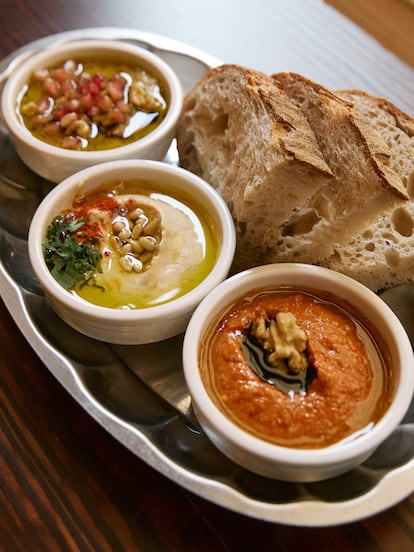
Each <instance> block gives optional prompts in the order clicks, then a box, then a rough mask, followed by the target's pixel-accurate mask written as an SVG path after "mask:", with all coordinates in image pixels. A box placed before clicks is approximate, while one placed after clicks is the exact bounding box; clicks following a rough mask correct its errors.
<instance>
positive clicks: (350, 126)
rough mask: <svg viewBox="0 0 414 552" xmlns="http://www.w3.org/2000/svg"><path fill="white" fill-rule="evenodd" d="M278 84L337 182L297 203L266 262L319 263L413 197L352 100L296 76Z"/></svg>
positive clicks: (285, 77)
mask: <svg viewBox="0 0 414 552" xmlns="http://www.w3.org/2000/svg"><path fill="white" fill-rule="evenodd" d="M273 78H274V79H275V81H276V82H277V83H278V85H279V86H280V87H281V88H282V89H283V90H284V92H286V94H287V95H288V96H289V98H290V100H291V101H292V102H293V103H295V104H296V105H297V107H299V108H300V109H301V110H302V112H303V113H304V114H305V115H306V117H307V119H308V122H309V124H310V126H311V128H312V130H313V132H314V134H315V136H316V139H317V142H318V145H319V147H320V149H321V151H322V154H323V156H324V158H325V160H326V162H327V163H328V165H329V167H330V169H331V170H332V172H333V174H334V178H333V179H331V180H330V181H328V182H326V183H325V185H323V186H321V187H319V188H318V189H317V190H316V191H315V192H314V194H313V195H312V196H311V197H309V198H307V199H306V200H305V202H303V203H297V206H296V208H295V209H294V212H293V213H291V214H288V216H287V220H286V221H285V223H284V225H283V228H282V233H283V238H282V239H281V240H280V241H279V243H278V244H277V248H275V250H274V252H270V254H269V255H268V256H267V257H266V259H265V260H266V261H267V262H269V261H273V260H276V261H300V262H310V263H316V262H318V261H320V260H321V259H323V258H324V257H327V256H329V255H331V254H332V253H333V251H334V246H335V245H336V244H338V243H346V242H347V241H349V240H350V239H351V238H352V236H354V235H355V234H356V233H358V232H359V231H361V230H362V229H364V228H366V227H367V226H368V225H369V224H370V223H371V222H372V221H374V220H375V219H377V218H378V217H379V216H380V215H381V214H383V213H384V212H385V211H386V210H388V209H390V208H391V207H393V206H395V205H401V204H402V203H403V202H404V201H403V200H406V199H407V195H406V191H405V188H404V186H403V184H402V182H401V179H400V177H399V176H398V175H397V174H396V173H395V171H394V170H392V169H391V168H390V166H389V159H390V149H389V147H388V145H387V144H386V143H385V142H384V140H383V139H382V138H381V135H380V134H379V133H378V132H376V131H375V130H374V129H373V128H371V126H370V125H369V124H367V121H366V120H365V119H364V118H362V117H361V116H360V114H359V113H358V112H356V111H355V110H353V109H352V105H351V104H349V103H348V101H347V100H346V99H341V98H339V97H337V96H336V95H335V94H333V93H332V92H330V91H329V90H327V89H326V88H324V87H323V86H321V85H319V84H317V83H315V82H313V81H311V80H309V79H306V78H305V77H303V76H301V75H298V74H295V73H279V74H276V75H273ZM368 123H369V121H368Z"/></svg>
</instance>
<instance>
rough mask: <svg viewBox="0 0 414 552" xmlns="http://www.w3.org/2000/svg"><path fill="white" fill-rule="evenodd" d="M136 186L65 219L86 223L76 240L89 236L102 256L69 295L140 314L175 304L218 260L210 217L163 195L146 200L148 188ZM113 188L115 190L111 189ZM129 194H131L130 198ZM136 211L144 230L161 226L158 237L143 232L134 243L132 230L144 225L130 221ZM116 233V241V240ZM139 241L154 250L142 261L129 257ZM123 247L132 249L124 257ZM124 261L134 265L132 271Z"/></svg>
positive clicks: (83, 202) (95, 199) (85, 201)
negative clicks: (124, 235)
mask: <svg viewBox="0 0 414 552" xmlns="http://www.w3.org/2000/svg"><path fill="white" fill-rule="evenodd" d="M132 184H133V185H131V186H129V185H128V183H126V184H125V183H121V184H120V188H121V191H120V193H113V192H110V193H104V192H103V193H98V194H94V195H93V196H91V197H88V196H87V197H80V198H78V200H76V201H75V202H74V205H73V207H72V208H71V209H69V210H67V211H65V212H64V213H63V214H62V216H64V217H65V218H67V219H69V220H71V221H76V220H82V221H85V223H84V225H83V226H81V227H80V229H79V230H78V232H77V234H76V236H77V239H78V240H79V239H80V240H82V239H83V238H82V236H83V235H84V234H85V233H87V234H88V236H89V235H92V236H93V239H94V240H95V241H97V242H98V248H99V252H100V256H101V259H100V263H99V265H98V266H97V267H96V270H94V273H93V275H92V276H91V275H90V274H89V275H88V278H87V279H85V278H84V279H81V280H79V281H78V283H77V284H76V285H74V286H72V288H71V290H70V291H71V292H72V293H74V294H76V295H78V296H79V297H81V298H83V299H85V300H87V301H89V302H92V303H94V304H97V305H100V306H104V307H111V308H122V309H138V308H148V307H152V306H155V305H158V304H161V303H165V302H167V301H171V300H173V299H175V298H177V297H180V296H181V295H184V294H185V293H187V292H188V291H190V290H191V289H192V288H194V287H196V286H197V285H198V284H199V283H200V282H201V281H202V280H203V279H204V278H205V277H206V276H207V275H208V273H209V272H210V271H211V269H212V267H213V265H214V262H215V260H216V255H217V243H216V238H215V236H214V233H213V232H214V225H213V224H212V223H211V222H210V220H209V217H208V213H203V211H202V209H201V208H200V209H199V208H198V207H197V208H196V209H194V208H192V207H190V206H189V202H188V203H187V202H186V201H185V200H184V199H181V198H177V197H173V196H171V195H169V194H167V193H164V192H163V191H162V189H160V190H158V191H157V192H154V191H151V193H148V194H147V193H145V186H143V185H141V184H139V185H137V183H132ZM114 188H115V189H116V186H112V189H114ZM128 191H132V192H133V193H126V192H128ZM137 211H139V212H141V214H142V217H143V219H145V221H146V222H145V224H148V223H149V222H151V226H154V224H153V223H154V222H156V223H157V224H156V226H157V229H156V230H154V231H153V232H152V234H154V235H151V236H148V235H145V228H146V226H144V233H143V234H142V235H140V236H139V237H137V238H136V239H134V235H133V233H132V232H131V231H130V230H128V228H130V229H131V228H132V227H134V224H135V225H138V224H137V223H139V221H140V219H138V218H137V219H136V220H134V221H132V220H131V219H128V214H131V216H132V213H133V212H137ZM134 217H138V214H135V215H134ZM155 219H156V220H155ZM122 221H125V228H126V232H127V234H128V232H129V234H130V239H129V241H128V239H125V240H124V241H122V240H121V239H120V237H119V236H122V231H121V232H119V225H120V222H122ZM128 224H129V227H128ZM148 226H150V225H149V224H148ZM115 228H117V232H119V233H118V235H115V231H114V229H115ZM139 240H141V242H142V243H144V245H145V246H147V245H149V246H151V247H150V248H149V249H151V250H150V251H145V250H144V251H143V255H141V256H139V255H138V254H137V253H134V251H131V243H132V244H133V245H134V244H137V243H138V241H139ZM142 240H143V241H142ZM145 242H146V243H145ZM138 245H139V244H138ZM121 246H122V247H121ZM125 247H129V248H130V251H129V253H128V254H125V252H123V251H122V250H123V249H124V248H125ZM142 249H143V248H142V247H141V250H142ZM144 257H145V261H144ZM125 261H128V262H130V264H131V267H130V268H129V267H128V263H127V262H125ZM137 263H138V265H139V269H137V268H136V265H137Z"/></svg>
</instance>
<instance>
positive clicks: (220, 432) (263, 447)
mask: <svg viewBox="0 0 414 552" xmlns="http://www.w3.org/2000/svg"><path fill="white" fill-rule="evenodd" d="M285 285H287V286H293V287H295V288H299V289H303V288H305V289H309V288H311V289H314V290H321V291H323V292H328V293H331V294H333V295H334V296H336V297H338V298H340V299H342V300H345V301H347V302H348V303H350V304H351V305H353V306H356V307H357V308H358V309H359V310H360V311H361V312H362V313H363V315H364V316H365V317H366V320H368V321H369V324H370V326H372V327H374V328H376V330H377V331H378V333H379V335H380V336H382V337H383V338H384V340H385V341H386V344H387V347H388V351H389V356H390V363H391V366H392V370H393V372H394V377H395V386H394V391H393V395H392V403H391V406H390V407H389V408H388V410H387V411H386V412H385V414H384V415H383V416H382V418H381V419H380V420H379V421H378V422H377V423H376V424H375V425H374V427H372V429H370V430H369V431H368V432H367V433H365V434H363V435H361V436H359V437H358V438H356V439H353V440H348V441H346V440H343V441H342V442H341V441H340V442H337V443H335V444H333V445H330V446H327V447H322V448H317V449H300V448H296V449H295V448H290V447H284V446H278V445H275V444H272V443H270V442H266V441H264V440H262V439H260V438H258V437H256V436H254V435H253V434H251V433H248V432H247V431H244V430H243V429H241V428H240V427H239V426H238V425H236V424H235V423H233V422H232V421H230V420H229V418H227V417H226V415H224V413H223V412H222V411H221V409H219V408H218V407H217V406H216V404H215V402H213V400H212V399H211V397H210V396H209V394H208V393H207V391H206V388H205V386H204V384H203V381H202V378H201V375H200V367H199V359H200V344H201V343H202V342H203V340H204V335H205V332H206V330H207V328H208V327H209V326H210V324H211V323H212V322H213V321H216V320H217V319H218V318H219V316H220V314H222V313H223V312H225V310H226V307H227V306H229V305H231V304H232V303H233V302H234V301H235V300H236V299H239V298H241V297H243V296H245V295H246V294H247V295H249V292H251V290H252V289H254V288H266V287H269V286H270V287H278V286H285ZM183 363H184V374H185V379H186V382H187V385H188V388H189V391H190V394H191V397H192V404H193V406H194V410H195V413H196V415H197V417H198V419H199V422H200V424H201V425H202V427H203V428H204V430H205V432H206V434H207V435H208V437H209V438H210V439H211V441H212V442H213V443H215V444H216V446H217V447H218V448H219V449H221V450H222V452H223V453H224V454H226V455H227V456H228V457H230V458H231V459H233V460H234V461H235V462H236V463H238V464H240V465H242V466H244V467H245V468H247V469H249V470H251V471H253V472H256V473H259V474H261V475H264V476H267V477H271V478H276V479H280V480H288V481H314V480H322V479H327V478H330V477H333V476H336V475H339V474H341V473H344V472H346V471H348V470H350V469H351V468H353V467H354V466H356V465H358V464H360V463H362V462H363V461H364V460H366V459H367V458H368V457H369V456H370V455H371V454H372V452H373V451H374V450H375V448H376V447H378V445H379V444H380V443H381V442H382V441H384V440H385V439H386V438H387V437H388V436H389V435H390V434H391V432H392V431H393V430H394V428H395V427H396V426H397V425H398V424H399V422H400V421H401V419H402V418H403V416H404V414H405V412H406V410H407V409H408V407H409V404H410V401H411V399H412V395H413V389H414V360H413V351H412V347H411V344H410V341H409V339H408V337H407V334H406V332H405V330H404V328H403V327H402V325H401V323H400V322H399V320H398V319H397V317H396V316H395V314H394V313H393V312H392V311H391V310H390V308H389V307H388V306H387V305H386V304H385V303H384V302H383V301H382V300H381V299H380V298H379V297H378V296H376V295H375V294H374V293H373V292H371V291H370V290H368V289H367V288H366V287H364V286H363V285H361V284H359V283H358V282H355V281H354V280H352V279H350V278H348V277H346V276H343V275H341V274H339V273H337V272H334V271H331V270H329V269H325V268H320V267H316V266H312V265H301V264H275V265H267V266H262V267H258V268H254V269H252V270H247V271H245V272H242V273H240V274H237V275H235V276H232V277H230V278H229V279H227V280H226V281H224V282H222V283H221V284H220V285H219V286H218V287H216V288H215V289H214V290H213V291H212V292H211V293H209V295H208V296H207V297H206V298H205V299H204V300H203V301H202V302H201V304H200V305H199V306H198V308H197V309H196V311H195V313H194V315H193V317H192V318H191V321H190V323H189V325H188V327H187V331H186V334H185V338H184V345H183Z"/></svg>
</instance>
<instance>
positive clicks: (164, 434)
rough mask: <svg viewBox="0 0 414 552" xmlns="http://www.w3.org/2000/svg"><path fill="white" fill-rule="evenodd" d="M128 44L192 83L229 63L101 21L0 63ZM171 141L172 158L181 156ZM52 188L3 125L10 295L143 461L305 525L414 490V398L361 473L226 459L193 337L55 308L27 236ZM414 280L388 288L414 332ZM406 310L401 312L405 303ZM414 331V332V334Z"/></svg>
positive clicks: (35, 334) (101, 416) (1, 243)
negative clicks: (63, 47)
mask: <svg viewBox="0 0 414 552" xmlns="http://www.w3.org/2000/svg"><path fill="white" fill-rule="evenodd" d="M79 38H112V39H116V40H127V41H130V42H133V43H136V44H139V45H141V46H144V47H146V48H148V49H149V50H152V51H154V52H155V53H156V54H158V55H160V56H161V57H162V58H164V59H165V60H166V61H167V62H168V63H170V64H171V65H172V66H173V68H174V69H175V70H176V71H177V73H178V74H179V76H180V78H181V80H182V84H183V87H184V89H188V88H189V87H190V86H191V85H192V84H193V83H194V82H196V81H197V80H198V79H199V78H200V77H201V76H202V75H203V74H204V73H205V71H206V70H207V69H208V68H209V67H211V66H213V65H216V64H218V63H219V61H218V60H217V59H215V58H213V57H211V56H209V55H207V54H204V53H203V52H200V51H198V50H196V49H194V48H191V47H189V46H187V45H185V44H182V43H179V42H177V41H175V40H170V39H166V38H164V37H160V36H158V35H153V34H149V33H145V32H139V31H134V30H131V29H114V28H98V29H84V30H81V31H70V32H66V33H61V34H58V35H54V36H51V37H47V38H46V39H42V40H39V41H36V42H33V43H31V44H29V45H27V46H26V47H24V48H22V49H20V50H18V51H17V52H15V53H14V54H12V55H11V56H9V57H8V58H6V59H4V60H2V62H1V63H0V89H1V87H2V86H3V84H4V82H5V80H6V79H7V77H8V75H9V74H10V71H11V70H12V69H13V67H14V66H16V65H17V64H18V63H20V62H21V61H22V59H26V58H28V57H30V56H31V55H32V54H33V53H34V52H36V51H38V50H40V49H42V48H45V47H50V46H51V45H52V44H54V43H56V42H58V41H59V42H60V41H67V40H74V39H79ZM176 157H177V156H176V149H175V146H174V144H173V145H172V146H171V149H170V152H169V155H168V157H167V158H166V160H165V162H168V163H175V162H176ZM52 186H53V184H52V183H50V182H48V181H46V180H44V179H42V178H40V177H38V176H37V175H35V174H34V173H32V172H31V171H30V170H29V169H28V168H27V167H26V166H25V165H24V164H23V163H22V162H21V161H20V160H19V158H18V157H17V154H16V152H15V149H14V146H13V145H12V143H11V140H10V138H9V136H8V134H7V131H6V130H5V129H4V128H3V127H0V293H1V296H2V298H3V300H4V302H5V304H6V305H7V307H8V309H9V311H10V313H11V315H12V316H13V318H14V319H15V321H16V323H17V324H18V326H19V328H20V329H21V331H22V332H23V334H24V336H25V338H26V339H27V341H28V342H29V343H30V345H31V346H32V347H33V349H34V350H35V351H36V353H37V354H38V356H39V357H40V359H41V360H42V361H43V362H44V364H45V365H46V366H47V367H48V369H49V370H50V372H51V373H52V374H53V375H54V376H55V377H56V378H57V379H58V380H59V382H60V383H61V384H62V385H63V386H64V387H65V388H66V390H67V391H68V392H69V393H70V394H71V395H72V396H73V397H74V398H75V399H76V400H77V401H78V402H79V403H80V404H81V405H82V407H83V408H84V409H85V410H86V411H87V412H88V413H89V414H90V415H91V416H93V418H95V419H96V420H97V421H98V422H99V423H100V424H101V425H102V426H103V427H104V428H105V429H106V430H107V431H108V432H109V433H110V434H112V435H113V436H114V437H115V438H116V439H118V440H119V441H120V442H121V443H123V444H124V445H125V446H126V447H128V448H129V449H130V450H131V451H132V452H133V453H134V454H136V455H137V456H138V457H139V458H141V459H142V460H144V461H145V462H147V463H148V464H149V465H151V466H152V467H153V468H155V469H156V470H158V471H160V472H161V473H163V474H164V475H165V476H167V477H169V478H170V479H172V480H173V481H175V482H176V483H178V484H179V485H181V486H183V487H185V488H187V489H189V490H191V491H192V492H194V493H196V494H198V495H200V496H202V497H204V498H206V499H209V500H211V501H213V502H215V503H218V504H220V505H222V506H225V507H227V508H229V509H232V510H234V511H237V512H240V513H243V514H245V515H248V516H251V517H255V518H259V519H263V520H267V521H273V522H279V523H285V524H292V525H306V526H321V525H325V526H328V525H334V524H335V525H336V524H339V523H345V522H349V521H354V520H357V519H361V518H363V517H367V516H369V515H372V514H374V513H377V512H379V511H381V510H383V509H385V508H388V507H390V506H392V505H393V504H395V503H397V502H399V501H400V500H402V499H403V498H404V497H406V496H407V495H409V494H410V493H411V492H412V491H413V490H414V405H412V406H411V409H410V411H409V412H408V414H407V416H406V418H405V419H404V421H403V423H402V424H401V425H400V426H399V427H398V429H397V430H396V431H395V432H394V434H393V435H392V436H391V437H390V438H389V439H388V440H387V441H386V442H385V443H384V444H383V445H382V446H380V447H379V449H378V450H377V451H376V452H375V453H374V454H373V455H372V457H371V458H370V459H369V460H367V461H366V462H365V463H364V464H363V465H362V466H360V467H359V468H357V469H355V470H353V471H351V472H349V473H347V474H345V475H343V476H340V477H336V478H334V479H331V480H329V481H324V482H319V483H312V484H294V483H286V482H280V481H274V480H270V479H266V478H263V477H260V476H258V475H255V474H252V473H250V472H248V471H246V470H244V469H242V468H240V467H238V466H237V465H235V464H234V463H232V462H231V461H230V460H228V459H227V458H226V457H224V456H223V455H222V454H221V453H220V452H219V451H218V450H217V449H216V448H215V447H214V446H213V445H212V444H211V443H210V441H209V440H208V439H207V438H206V436H205V435H204V433H203V431H202V430H201V428H200V427H199V425H198V422H197V420H196V418H195V417H194V415H193V414H192V411H191V399H190V397H189V394H188V391H187V389H186V385H185V382H184V378H183V375H182V366H181V344H182V336H179V337H177V338H174V339H170V340H168V341H166V342H162V343H157V344H151V345H144V346H118V345H117V346H115V345H110V344H106V343H102V342H99V341H95V340H93V339H90V338H88V337H85V336H83V335H81V334H79V333H77V332H76V331H74V330H72V329H71V328H70V327H68V326H67V325H66V324H65V323H64V322H63V321H62V320H61V319H60V318H59V317H57V316H56V315H55V313H54V312H53V311H52V310H51V308H50V307H49V305H48V303H47V302H46V301H45V299H44V296H43V293H42V291H41V289H40V287H39V285H38V283H37V281H36V279H35V277H34V274H33V272H32V270H31V267H30V263H29V259H28V252H27V231H28V228H29V225H30V221H31V218H32V215H33V213H34V211H35V209H36V207H37V205H38V203H39V202H40V200H41V199H42V198H43V197H44V195H45V194H46V193H47V192H48V191H49V190H50V189H51V187H52ZM411 294H412V287H411V286H405V287H404V288H399V289H397V290H392V291H390V292H387V294H385V295H384V298H385V299H386V300H387V301H388V302H390V303H391V304H392V305H393V306H394V307H395V308H396V310H397V311H398V312H399V313H400V316H401V317H402V321H403V323H406V324H407V325H410V331H412V327H411V326H412V322H411V320H412V312H413V308H412V305H413V299H412V295H411ZM401 297H402V298H403V299H402V303H401V304H403V305H404V306H405V311H404V312H402V311H399V308H400V307H399V301H400V300H401ZM413 335H414V333H413Z"/></svg>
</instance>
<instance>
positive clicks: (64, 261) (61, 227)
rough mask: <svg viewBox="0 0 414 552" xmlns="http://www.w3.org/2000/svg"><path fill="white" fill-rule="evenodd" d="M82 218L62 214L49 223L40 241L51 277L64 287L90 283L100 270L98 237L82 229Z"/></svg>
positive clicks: (69, 287) (100, 255)
mask: <svg viewBox="0 0 414 552" xmlns="http://www.w3.org/2000/svg"><path fill="white" fill-rule="evenodd" d="M84 224H85V220H84V219H76V220H69V219H67V218H65V217H64V216H62V215H59V216H57V217H56V218H54V219H53V221H52V222H51V223H50V225H49V227H48V229H47V232H46V239H45V241H44V242H43V254H44V257H45V261H46V264H47V266H48V268H49V270H50V272H51V274H52V276H53V277H54V278H55V280H57V281H58V282H59V284H60V285H61V286H63V287H64V288H65V289H71V288H73V287H74V286H75V285H76V284H78V283H79V284H80V285H81V286H83V285H85V284H91V283H92V285H93V282H94V279H93V278H94V274H95V272H96V271H98V272H102V268H101V260H102V254H101V253H100V251H99V240H98V239H97V238H96V237H92V236H89V235H87V234H86V233H85V232H82V230H81V228H82V226H84Z"/></svg>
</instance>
